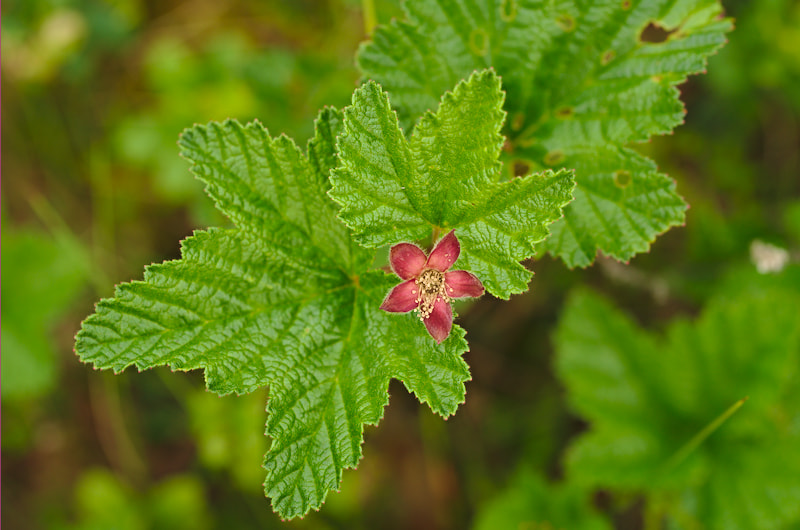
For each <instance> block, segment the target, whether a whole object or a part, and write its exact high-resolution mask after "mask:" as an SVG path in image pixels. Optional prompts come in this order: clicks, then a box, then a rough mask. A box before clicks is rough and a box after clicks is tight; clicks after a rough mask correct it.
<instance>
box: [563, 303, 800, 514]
mask: <svg viewBox="0 0 800 530" xmlns="http://www.w3.org/2000/svg"><path fill="white" fill-rule="evenodd" d="M556 348H557V370H558V373H559V376H560V377H561V379H562V380H563V382H564V384H565V385H566V387H567V390H568V392H569V397H570V401H571V403H572V405H573V407H574V408H575V410H576V411H577V412H578V413H579V414H580V415H581V416H583V417H584V418H586V419H587V420H588V421H589V422H590V425H591V426H590V430H589V432H588V433H585V434H583V435H582V436H581V437H579V438H578V440H577V441H576V442H575V443H574V444H573V445H572V447H571V448H570V450H569V452H568V457H567V468H568V474H569V476H570V477H572V478H573V479H575V480H577V481H579V482H581V483H584V484H587V485H594V486H600V487H616V488H622V489H633V490H645V491H649V492H651V493H659V494H663V495H666V496H667V498H671V497H677V498H678V499H679V501H677V502H680V503H681V506H680V507H678V506H673V507H672V509H671V510H670V513H672V514H673V516H676V515H675V514H682V513H683V514H687V513H688V514H690V516H691V517H693V518H695V519H697V520H698V521H699V522H700V523H701V524H702V525H703V526H704V527H707V528H725V529H736V528H782V527H783V526H782V525H783V524H785V523H787V522H789V521H791V520H797V519H798V518H800V509H798V507H800V483H798V481H797V480H796V478H797V476H800V456H799V455H798V453H797V451H796V448H797V447H798V446H800V429H797V428H793V427H792V425H793V422H794V421H796V420H795V418H800V407H798V403H797V400H796V399H794V398H793V397H792V394H791V391H792V390H791V389H792V388H795V387H796V386H797V383H798V376H799V375H800V374H798V372H797V366H798V361H800V296H798V294H797V293H790V292H787V291H786V290H777V289H762V290H758V291H757V290H748V291H744V292H743V293H742V294H739V295H737V296H735V297H731V296H725V297H720V298H717V299H716V300H714V301H713V302H712V303H711V304H710V305H709V306H708V307H707V308H706V309H705V310H704V312H703V314H702V316H701V317H700V318H699V319H698V320H697V321H696V322H693V323H691V322H687V321H683V320H679V321H677V322H675V323H673V324H672V325H671V326H670V328H669V329H668V331H667V333H666V337H664V338H661V337H654V336H653V335H651V334H649V333H646V332H644V331H642V330H640V329H639V328H638V327H637V326H635V325H634V324H633V323H632V322H631V321H630V320H629V319H628V318H626V317H625V316H624V315H622V314H620V312H619V311H617V310H616V309H615V308H614V307H612V306H611V305H610V304H609V303H608V302H606V301H605V300H603V299H601V298H599V297H598V296H596V295H592V294H589V293H586V292H580V293H578V294H576V295H574V296H573V297H572V298H571V299H570V301H569V302H568V304H567V306H566V309H565V311H564V315H563V318H562V321H561V323H560V325H559V328H558V331H557V333H556ZM744 398H749V399H748V400H747V401H746V402H744V403H743V404H742V403H740V402H741V400H743V399H744ZM732 406H733V407H732ZM726 411H727V412H726ZM767 477H769V478H767ZM767 484H769V486H767ZM676 517H677V516H676Z"/></svg>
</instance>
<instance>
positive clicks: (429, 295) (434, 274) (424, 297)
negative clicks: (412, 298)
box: [414, 269, 450, 320]
mask: <svg viewBox="0 0 800 530" xmlns="http://www.w3.org/2000/svg"><path fill="white" fill-rule="evenodd" d="M414 281H415V283H416V284H417V285H418V286H419V293H418V294H417V299H416V301H417V302H418V303H419V306H417V311H418V312H419V318H420V320H424V319H426V318H428V317H429V316H430V315H431V313H432V312H433V304H435V303H436V300H438V299H442V300H444V301H445V302H447V301H449V300H450V298H448V296H447V293H446V292H445V289H444V273H443V272H441V271H437V270H436V269H425V270H424V271H422V272H421V273H420V275H419V276H417V279H416V280H414Z"/></svg>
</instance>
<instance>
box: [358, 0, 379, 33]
mask: <svg viewBox="0 0 800 530" xmlns="http://www.w3.org/2000/svg"><path fill="white" fill-rule="evenodd" d="M361 10H362V11H363V12H364V33H366V35H367V36H370V35H372V31H373V30H374V29H375V26H377V25H378V20H377V18H375V3H374V2H373V0H361Z"/></svg>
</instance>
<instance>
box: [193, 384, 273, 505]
mask: <svg viewBox="0 0 800 530" xmlns="http://www.w3.org/2000/svg"><path fill="white" fill-rule="evenodd" d="M185 399H186V405H187V410H188V412H189V416H190V420H191V421H190V425H191V429H192V434H193V435H194V439H195V441H196V444H197V456H198V459H199V460H200V462H201V463H202V464H203V466H205V467H207V468H208V469H213V470H220V471H225V472H227V473H228V474H229V475H230V476H231V477H232V478H233V479H235V482H236V485H237V486H238V487H239V488H240V489H241V490H242V491H245V492H254V491H258V488H259V482H260V481H261V479H262V476H263V473H264V471H263V470H262V469H261V467H260V466H259V463H260V461H261V458H262V455H263V454H264V452H265V451H266V450H267V448H268V447H269V441H268V440H267V438H266V437H265V436H264V435H263V433H262V432H261V425H263V422H264V403H266V402H267V392H266V391H265V390H263V389H262V390H257V391H255V392H252V393H251V394H247V395H246V396H217V395H215V394H212V393H210V392H207V391H205V390H204V389H195V390H193V391H192V392H191V393H190V394H188V395H187V396H185Z"/></svg>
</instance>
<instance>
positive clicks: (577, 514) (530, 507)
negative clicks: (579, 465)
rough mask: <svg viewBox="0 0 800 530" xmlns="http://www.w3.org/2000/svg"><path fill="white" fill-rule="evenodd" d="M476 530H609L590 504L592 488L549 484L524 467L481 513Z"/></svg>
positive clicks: (607, 524)
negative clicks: (547, 529) (506, 529)
mask: <svg viewBox="0 0 800 530" xmlns="http://www.w3.org/2000/svg"><path fill="white" fill-rule="evenodd" d="M474 528H475V530H498V529H503V528H508V529H515V528H516V529H520V530H539V529H546V528H549V529H554V530H555V529H561V528H563V529H565V530H566V529H569V530H610V529H611V528H612V527H611V525H610V523H609V521H607V520H606V519H605V518H604V517H602V516H600V515H599V514H598V513H597V512H596V510H594V509H593V508H591V506H590V496H589V491H588V490H586V489H584V488H580V487H576V486H575V485H573V484H548V483H547V481H546V480H545V479H543V478H542V477H541V476H538V475H537V474H535V473H533V472H531V471H529V470H526V469H521V470H520V471H519V472H518V473H517V475H516V476H515V477H514V478H513V479H512V481H511V483H510V484H509V485H508V487H507V488H506V489H505V490H504V491H502V492H501V493H500V494H499V495H498V496H497V497H495V498H494V499H492V501H491V502H489V503H487V504H486V505H485V506H484V507H483V509H482V510H481V511H480V512H479V514H478V517H477V519H476V523H475V526H474Z"/></svg>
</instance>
